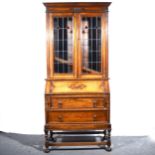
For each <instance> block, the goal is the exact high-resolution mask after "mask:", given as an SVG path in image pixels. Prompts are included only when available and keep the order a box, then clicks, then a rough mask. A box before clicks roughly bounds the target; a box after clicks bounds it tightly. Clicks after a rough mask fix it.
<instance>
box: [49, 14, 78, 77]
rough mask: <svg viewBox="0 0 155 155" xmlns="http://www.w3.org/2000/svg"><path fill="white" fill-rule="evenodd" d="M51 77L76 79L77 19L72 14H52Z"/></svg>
mask: <svg viewBox="0 0 155 155" xmlns="http://www.w3.org/2000/svg"><path fill="white" fill-rule="evenodd" d="M50 23H51V27H50V28H49V30H51V33H50V34H51V43H50V46H51V47H50V49H51V50H50V51H51V52H50V54H51V56H50V58H51V61H50V63H51V68H52V69H51V76H52V77H54V78H73V77H75V60H74V58H75V57H74V56H75V52H74V51H75V48H74V38H75V31H74V30H75V28H74V27H75V17H74V15H73V14H72V13H66V14H65V13H64V14H51V15H50Z"/></svg>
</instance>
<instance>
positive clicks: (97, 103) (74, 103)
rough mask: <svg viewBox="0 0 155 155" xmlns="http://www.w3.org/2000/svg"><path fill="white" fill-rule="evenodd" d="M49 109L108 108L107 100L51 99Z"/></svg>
mask: <svg viewBox="0 0 155 155" xmlns="http://www.w3.org/2000/svg"><path fill="white" fill-rule="evenodd" d="M49 107H50V108H59V109H60V108H64V109H79V108H108V98H52V97H51V99H50V104H49Z"/></svg>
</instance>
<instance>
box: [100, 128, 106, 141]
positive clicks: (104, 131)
mask: <svg viewBox="0 0 155 155" xmlns="http://www.w3.org/2000/svg"><path fill="white" fill-rule="evenodd" d="M105 135H106V130H103V137H102V139H101V141H104V140H105Z"/></svg>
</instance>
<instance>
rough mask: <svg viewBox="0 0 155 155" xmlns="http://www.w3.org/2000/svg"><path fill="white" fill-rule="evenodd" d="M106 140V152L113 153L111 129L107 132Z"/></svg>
mask: <svg viewBox="0 0 155 155" xmlns="http://www.w3.org/2000/svg"><path fill="white" fill-rule="evenodd" d="M105 140H106V141H107V145H106V146H105V150H106V151H111V150H112V149H111V129H107V130H105Z"/></svg>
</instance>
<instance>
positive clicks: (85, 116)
mask: <svg viewBox="0 0 155 155" xmlns="http://www.w3.org/2000/svg"><path fill="white" fill-rule="evenodd" d="M107 121H108V111H103V110H98V111H48V112H47V122H48V123H50V122H67V123H69V122H74V123H75V122H107Z"/></svg>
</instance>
